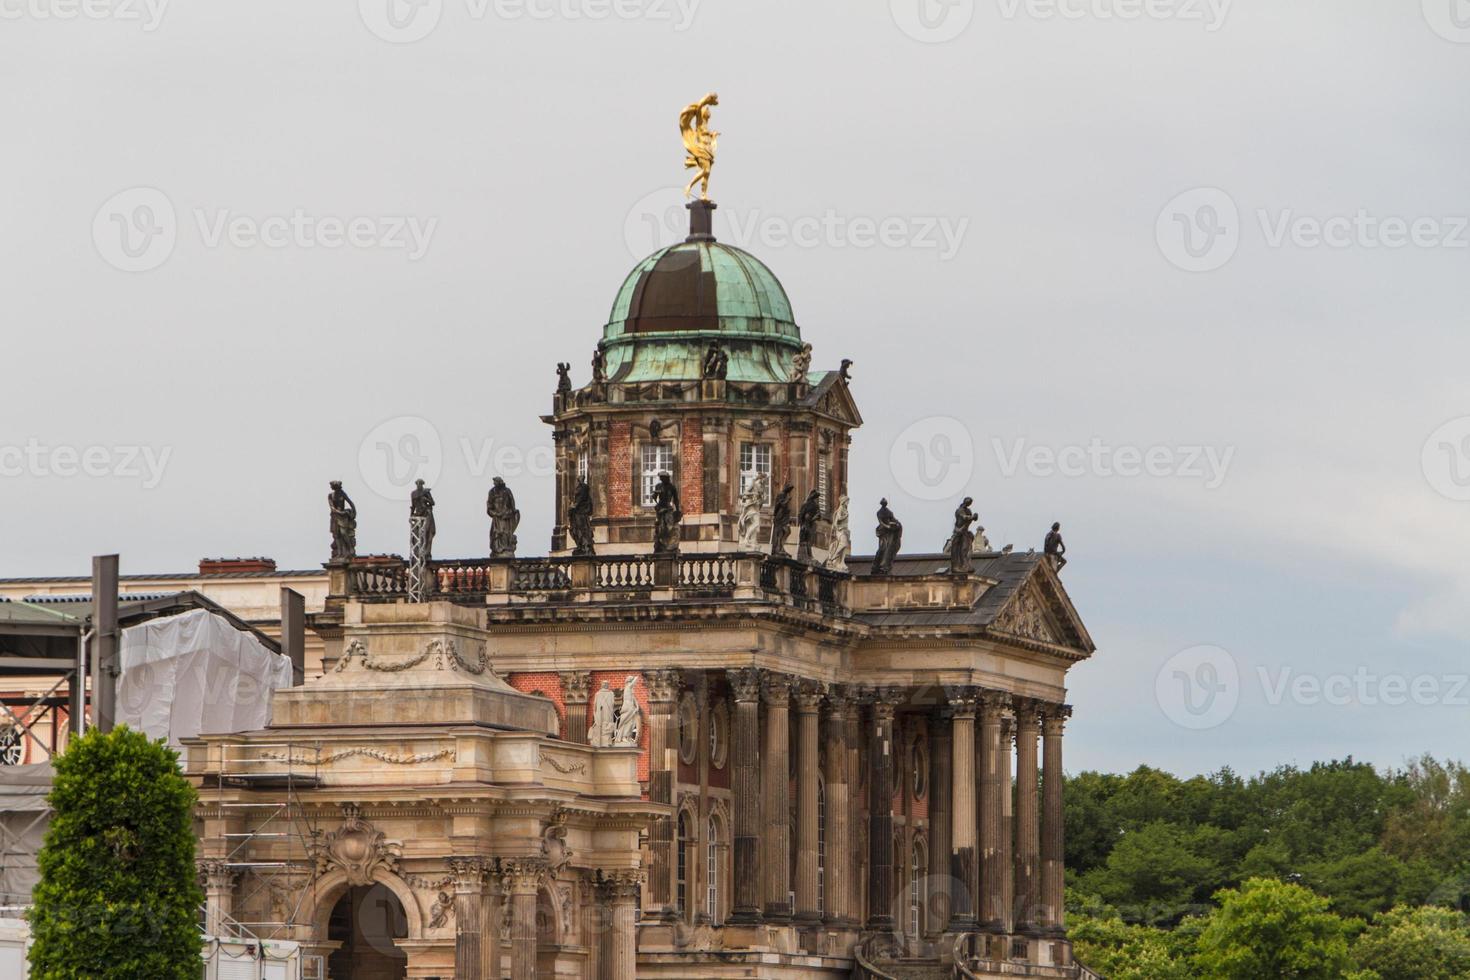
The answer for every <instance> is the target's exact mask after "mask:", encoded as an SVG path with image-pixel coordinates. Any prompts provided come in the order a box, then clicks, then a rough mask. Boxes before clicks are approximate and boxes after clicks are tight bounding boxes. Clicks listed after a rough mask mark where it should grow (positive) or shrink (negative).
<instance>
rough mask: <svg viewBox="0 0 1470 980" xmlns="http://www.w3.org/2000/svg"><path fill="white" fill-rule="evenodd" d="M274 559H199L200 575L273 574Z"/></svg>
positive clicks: (274, 568)
mask: <svg viewBox="0 0 1470 980" xmlns="http://www.w3.org/2000/svg"><path fill="white" fill-rule="evenodd" d="M275 570H276V560H275V559H274V558H201V559H199V574H200V575H244V574H246V573H248V572H274V571H275Z"/></svg>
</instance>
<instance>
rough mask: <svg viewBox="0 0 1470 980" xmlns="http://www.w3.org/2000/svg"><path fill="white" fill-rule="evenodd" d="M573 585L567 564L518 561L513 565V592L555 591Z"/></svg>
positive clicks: (511, 586)
mask: <svg viewBox="0 0 1470 980" xmlns="http://www.w3.org/2000/svg"><path fill="white" fill-rule="evenodd" d="M571 587H572V576H571V575H570V574H569V573H568V572H567V569H566V566H565V565H561V564H557V563H554V562H550V561H518V562H516V563H515V564H514V565H512V566H511V571H510V590H511V591H512V592H555V591H557V590H560V589H570V588H571Z"/></svg>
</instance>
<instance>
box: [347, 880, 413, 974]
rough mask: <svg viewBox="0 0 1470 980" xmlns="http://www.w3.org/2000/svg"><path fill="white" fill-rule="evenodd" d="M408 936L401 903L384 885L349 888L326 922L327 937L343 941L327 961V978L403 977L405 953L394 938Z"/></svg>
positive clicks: (405, 970) (405, 971)
mask: <svg viewBox="0 0 1470 980" xmlns="http://www.w3.org/2000/svg"><path fill="white" fill-rule="evenodd" d="M407 935H408V916H407V914H406V913H405V912H404V911H403V903H402V902H400V901H399V900H398V896H397V895H395V894H393V891H392V890H391V889H389V888H388V887H387V886H386V885H383V884H379V883H376V882H375V883H373V884H371V885H359V886H357V887H353V888H348V889H347V890H346V891H344V892H343V893H342V897H341V898H339V899H337V904H336V905H334V906H333V907H332V917H331V919H330V920H329V922H328V924H327V938H328V939H330V940H332V941H333V942H338V943H341V944H342V945H341V946H340V947H338V949H337V951H336V952H334V953H333V954H332V955H331V957H330V958H329V959H328V960H327V977H328V980H403V978H404V977H406V976H407V975H408V955H407V954H406V953H404V952H403V951H402V950H401V949H399V948H398V946H397V944H395V943H394V940H395V939H403V938H405V937H406V936H407Z"/></svg>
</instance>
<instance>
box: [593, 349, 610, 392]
mask: <svg viewBox="0 0 1470 980" xmlns="http://www.w3.org/2000/svg"><path fill="white" fill-rule="evenodd" d="M606 380H607V355H606V354H604V353H603V352H602V348H601V347H597V348H594V349H593V351H592V383H593V384H600V383H602V382H604V381H606Z"/></svg>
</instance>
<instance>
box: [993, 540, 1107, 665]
mask: <svg viewBox="0 0 1470 980" xmlns="http://www.w3.org/2000/svg"><path fill="white" fill-rule="evenodd" d="M988 628H989V629H990V631H991V632H994V633H999V634H1004V635H1005V636H1014V637H1016V638H1018V639H1022V640H1030V641H1032V642H1035V643H1045V644H1048V645H1051V646H1061V647H1070V648H1072V649H1074V650H1078V651H1080V652H1082V653H1083V654H1084V655H1087V654H1091V653H1092V652H1093V650H1094V649H1096V648H1095V647H1094V646H1093V643H1092V637H1090V636H1089V635H1088V633H1087V628H1086V627H1085V626H1083V625H1082V619H1081V618H1080V617H1079V616H1078V615H1077V610H1076V608H1075V607H1073V605H1072V601H1071V599H1069V598H1068V597H1067V593H1066V590H1065V589H1063V588H1062V583H1061V580H1060V579H1058V578H1057V575H1056V572H1054V571H1053V570H1052V569H1051V567H1050V565H1049V563H1048V562H1047V561H1046V560H1042V561H1039V562H1037V563H1036V564H1035V565H1034V566H1033V568H1032V570H1031V572H1030V573H1029V574H1028V575H1027V576H1026V578H1025V579H1024V580H1023V581H1022V582H1021V583H1020V585H1019V586H1017V587H1016V588H1015V590H1014V591H1013V592H1012V594H1011V595H1010V597H1009V598H1008V599H1007V600H1006V601H1005V604H1004V605H1002V606H1001V608H1000V610H999V611H998V612H997V613H996V614H995V618H994V619H992V620H991V621H990V625H989V627H988Z"/></svg>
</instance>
